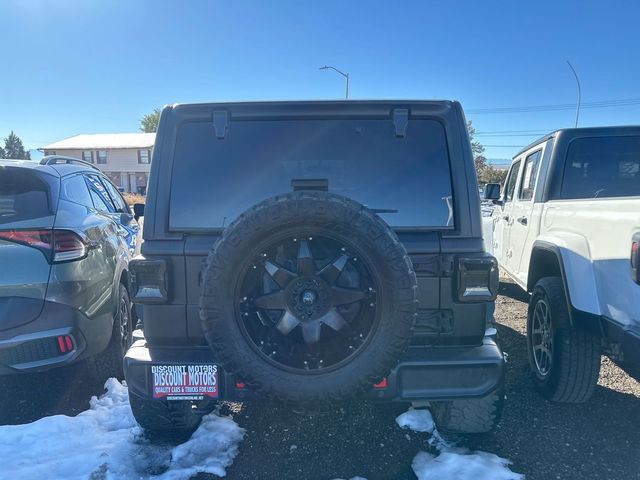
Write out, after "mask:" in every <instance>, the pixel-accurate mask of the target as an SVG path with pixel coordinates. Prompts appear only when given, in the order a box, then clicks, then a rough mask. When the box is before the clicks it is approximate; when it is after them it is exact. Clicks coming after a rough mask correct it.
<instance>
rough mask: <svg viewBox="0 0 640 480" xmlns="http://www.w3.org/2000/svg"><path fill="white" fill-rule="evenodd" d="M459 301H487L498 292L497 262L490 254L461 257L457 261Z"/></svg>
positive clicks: (492, 298) (493, 298) (493, 297)
mask: <svg viewBox="0 0 640 480" xmlns="http://www.w3.org/2000/svg"><path fill="white" fill-rule="evenodd" d="M457 272H458V274H457V287H458V288H457V291H458V301H460V302H487V301H493V300H495V299H496V296H497V294H498V282H499V275H498V262H497V261H496V259H495V258H493V257H491V256H483V257H469V258H466V257H461V258H458V262H457Z"/></svg>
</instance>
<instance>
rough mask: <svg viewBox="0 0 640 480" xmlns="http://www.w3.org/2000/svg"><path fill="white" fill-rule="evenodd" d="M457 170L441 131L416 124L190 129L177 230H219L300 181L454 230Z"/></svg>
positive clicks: (176, 175)
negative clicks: (403, 129)
mask: <svg viewBox="0 0 640 480" xmlns="http://www.w3.org/2000/svg"><path fill="white" fill-rule="evenodd" d="M450 177H451V173H450V168H449V154H448V150H447V143H446V137H445V131H444V128H443V126H442V125H441V124H440V123H439V122H437V121H434V120H418V119H416V120H411V121H410V122H409V126H408V129H407V135H406V137H404V138H397V137H396V136H395V130H394V125H393V122H391V121H390V120H388V119H385V120H371V119H366V120H365V119H351V120H344V119H340V120H324V119H323V120H295V121H294V120H269V121H253V120H251V121H236V122H231V124H230V125H229V130H228V133H227V136H226V138H225V139H223V140H219V139H217V138H216V135H215V132H214V128H213V124H212V123H193V122H192V123H186V124H183V125H182V126H181V127H180V129H179V131H178V136H177V140H176V148H175V157H174V161H173V173H172V185H171V200H170V201H171V204H170V220H169V225H170V229H171V230H199V229H212V228H213V229H215V228H221V227H224V226H225V225H228V224H229V223H230V222H231V221H233V220H234V219H235V218H236V217H237V216H238V215H240V214H241V213H242V212H243V211H244V210H246V209H248V208H249V207H251V206H252V205H255V204H256V203H259V202H261V201H262V200H264V199H266V198H269V197H271V196H273V195H276V194H282V193H287V192H290V191H292V190H293V188H292V181H300V180H310V179H313V180H320V183H325V184H326V185H328V190H329V191H330V192H334V193H337V194H341V195H344V196H347V197H350V198H352V199H354V200H357V201H359V202H361V203H363V204H365V205H367V206H368V207H370V208H372V209H377V210H379V211H380V215H381V216H382V217H383V218H384V219H385V221H386V222H387V223H388V224H389V225H391V226H392V227H406V228H412V227H439V228H447V227H450V228H453V216H452V213H451V212H452V196H451V178H450Z"/></svg>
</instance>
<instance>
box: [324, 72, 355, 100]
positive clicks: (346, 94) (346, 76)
mask: <svg viewBox="0 0 640 480" xmlns="http://www.w3.org/2000/svg"><path fill="white" fill-rule="evenodd" d="M327 69H331V70H334V71H336V72H338V73H339V74H340V75H342V76H343V77H344V79H345V89H344V98H349V74H348V73H344V72H341V71H340V70H338V69H337V68H336V67H332V66H331V65H325V66H324V67H320V70H327Z"/></svg>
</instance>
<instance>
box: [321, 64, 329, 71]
mask: <svg viewBox="0 0 640 480" xmlns="http://www.w3.org/2000/svg"><path fill="white" fill-rule="evenodd" d="M327 68H329V67H328V66H326V65H325V66H324V67H320V68H319V70H326V69H327Z"/></svg>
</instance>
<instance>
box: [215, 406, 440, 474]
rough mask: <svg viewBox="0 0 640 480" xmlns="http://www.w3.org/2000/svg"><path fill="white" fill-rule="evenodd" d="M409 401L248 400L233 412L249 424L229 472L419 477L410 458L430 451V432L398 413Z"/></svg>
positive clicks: (242, 423)
mask: <svg viewBox="0 0 640 480" xmlns="http://www.w3.org/2000/svg"><path fill="white" fill-rule="evenodd" d="M407 409H408V406H400V405H399V406H397V407H396V408H394V406H391V405H379V404H374V403H371V402H356V401H353V402H349V403H345V404H343V405H342V406H340V407H335V408H333V409H331V410H329V411H324V412H322V413H317V412H316V413H313V414H305V413H296V412H295V411H293V410H292V409H291V407H286V406H282V405H274V404H270V403H263V402H248V403H246V404H243V405H242V407H241V410H240V411H239V412H237V413H236V414H235V415H234V420H235V421H236V422H237V423H238V424H239V425H240V426H242V427H243V428H245V429H246V430H247V435H246V437H245V439H244V441H243V443H242V445H241V448H240V452H239V454H238V457H237V458H236V459H235V461H234V463H233V465H231V466H230V467H229V469H228V471H227V476H228V478H232V479H234V480H235V479H255V478H278V479H300V478H304V479H308V480H314V479H324V480H326V479H328V478H352V477H356V476H359V477H364V478H372V479H374V478H375V479H396V480H403V479H415V475H414V474H413V471H412V469H411V462H412V460H413V458H414V457H415V455H416V454H417V453H418V452H419V451H421V450H424V451H431V452H434V450H432V449H431V447H430V446H429V445H428V444H427V441H426V440H427V439H428V437H429V435H427V434H421V433H415V432H412V431H410V430H403V429H401V428H399V427H398V425H397V424H396V422H395V418H396V417H397V416H398V415H399V414H400V413H403V412H405V411H406V410H407Z"/></svg>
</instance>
